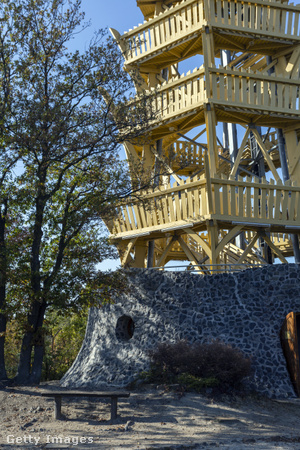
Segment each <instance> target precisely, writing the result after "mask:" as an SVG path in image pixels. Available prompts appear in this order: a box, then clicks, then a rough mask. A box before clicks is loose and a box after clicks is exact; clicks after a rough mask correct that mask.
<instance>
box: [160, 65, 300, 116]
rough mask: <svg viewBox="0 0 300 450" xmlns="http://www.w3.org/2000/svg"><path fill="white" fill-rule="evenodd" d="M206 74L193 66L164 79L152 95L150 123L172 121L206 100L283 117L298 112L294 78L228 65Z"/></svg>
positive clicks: (297, 96)
mask: <svg viewBox="0 0 300 450" xmlns="http://www.w3.org/2000/svg"><path fill="white" fill-rule="evenodd" d="M208 73H209V79H206V78H205V71H204V69H203V68H200V69H195V70H194V71H193V72H192V73H187V74H186V75H182V76H181V77H177V78H174V79H173V80H172V81H168V82H167V81H166V82H164V83H163V84H162V85H161V87H160V88H159V89H158V90H157V91H156V93H155V94H154V95H153V100H152V111H153V112H154V116H155V119H154V121H153V122H154V123H157V122H161V121H164V120H170V119H174V120H176V118H177V116H179V115H181V114H184V113H189V112H191V111H192V110H193V109H195V111H196V109H197V108H199V107H201V106H203V105H204V103H207V102H213V103H215V104H216V105H218V104H220V105H226V106H231V107H239V108H243V109H245V110H247V109H254V108H255V109H256V110H257V111H258V113H259V112H265V113H267V114H268V113H269V112H271V113H272V114H284V116H285V118H288V116H289V115H290V116H293V117H294V116H295V115H299V113H300V100H299V96H300V87H299V81H298V80H291V79H286V78H281V77H277V76H275V75H274V76H273V75H272V76H267V75H261V74H259V73H258V74H257V73H254V72H251V71H250V70H249V69H248V70H243V69H239V70H233V69H230V68H228V67H226V68H215V67H210V68H208ZM198 112H199V109H198Z"/></svg>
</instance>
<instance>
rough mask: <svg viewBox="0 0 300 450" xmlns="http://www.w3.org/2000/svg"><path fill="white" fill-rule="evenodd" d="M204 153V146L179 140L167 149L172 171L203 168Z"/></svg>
mask: <svg viewBox="0 0 300 450" xmlns="http://www.w3.org/2000/svg"><path fill="white" fill-rule="evenodd" d="M206 145H207V144H206ZM205 152H206V150H205V148H204V145H203V146H202V145H197V144H196V143H192V142H188V141H181V140H178V141H176V142H174V143H173V144H172V145H171V146H170V147H169V148H168V149H167V154H168V156H169V158H170V160H171V164H172V168H173V170H180V169H181V168H182V169H184V168H185V167H193V166H195V167H199V168H201V167H204V155H205Z"/></svg>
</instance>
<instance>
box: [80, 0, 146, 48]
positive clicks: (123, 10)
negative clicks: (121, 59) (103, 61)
mask: <svg viewBox="0 0 300 450" xmlns="http://www.w3.org/2000/svg"><path fill="white" fill-rule="evenodd" d="M82 11H84V12H85V14H86V16H85V18H86V20H90V21H91V27H90V28H89V29H88V30H86V31H85V32H84V34H82V35H79V36H78V42H79V40H80V44H79V45H82V44H83V45H84V44H85V43H87V42H88V41H89V38H90V37H91V36H92V34H93V32H94V31H96V30H98V29H99V28H115V29H116V30H118V31H119V33H120V34H123V33H124V31H128V30H129V29H130V28H133V27H134V26H136V25H138V24H139V23H142V22H143V20H144V18H143V15H142V13H141V11H140V9H139V8H138V7H137V6H136V0H82Z"/></svg>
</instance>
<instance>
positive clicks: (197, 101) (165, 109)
mask: <svg viewBox="0 0 300 450" xmlns="http://www.w3.org/2000/svg"><path fill="white" fill-rule="evenodd" d="M206 100H207V97H206V89H205V83H204V69H203V68H200V69H195V70H194V71H193V72H192V73H187V74H186V75H182V76H181V77H177V78H175V79H173V80H172V81H169V82H165V83H163V84H162V86H161V87H160V88H159V89H158V90H157V93H156V95H155V96H154V98H153V104H152V108H153V111H154V112H155V114H156V121H161V120H166V119H171V118H172V117H176V116H177V115H179V114H183V113H184V112H189V111H190V110H191V109H193V108H196V107H197V106H199V105H201V104H203V103H204V102H205V101H206Z"/></svg>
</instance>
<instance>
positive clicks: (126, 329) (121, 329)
mask: <svg viewBox="0 0 300 450" xmlns="http://www.w3.org/2000/svg"><path fill="white" fill-rule="evenodd" d="M133 333H134V321H133V320H132V318H131V317H130V316H126V315H124V316H121V317H119V318H118V320H117V326H116V336H117V339H118V340H119V341H123V342H124V341H129V339H131V338H132V336H133Z"/></svg>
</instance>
